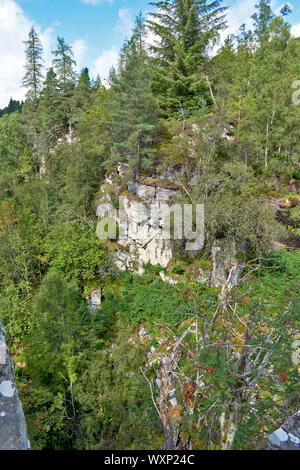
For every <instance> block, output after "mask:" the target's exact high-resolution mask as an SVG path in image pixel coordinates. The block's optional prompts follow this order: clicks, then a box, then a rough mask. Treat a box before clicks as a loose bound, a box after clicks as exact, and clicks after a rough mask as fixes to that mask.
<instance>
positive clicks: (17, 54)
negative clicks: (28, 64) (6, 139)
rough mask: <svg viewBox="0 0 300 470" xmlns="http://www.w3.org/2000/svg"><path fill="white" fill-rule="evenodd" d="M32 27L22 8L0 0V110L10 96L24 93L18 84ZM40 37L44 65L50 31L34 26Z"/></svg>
mask: <svg viewBox="0 0 300 470" xmlns="http://www.w3.org/2000/svg"><path fill="white" fill-rule="evenodd" d="M31 26H32V21H31V20H30V18H28V17H27V16H26V15H25V13H24V12H23V10H22V8H21V7H20V6H19V5H18V4H17V3H16V2H15V1H13V0H0V60H1V72H2V73H1V74H0V108H1V107H4V106H6V105H7V104H8V101H9V99H10V97H13V98H14V99H17V100H22V99H24V96H25V93H26V90H25V89H24V88H22V86H21V82H22V78H23V76H24V65H25V54H24V48H25V45H24V43H23V41H25V40H26V39H27V37H28V32H29V30H30V28H31ZM34 26H35V27H36V29H37V31H38V32H39V34H40V39H41V42H42V45H43V48H44V51H45V53H44V59H45V66H49V64H50V63H51V51H50V44H51V42H52V33H53V28H52V27H49V28H47V29H45V30H44V31H41V29H40V28H39V27H38V26H37V25H34Z"/></svg>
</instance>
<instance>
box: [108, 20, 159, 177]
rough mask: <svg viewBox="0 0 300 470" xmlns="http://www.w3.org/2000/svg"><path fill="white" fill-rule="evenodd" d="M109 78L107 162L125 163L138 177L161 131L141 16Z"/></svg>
mask: <svg viewBox="0 0 300 470" xmlns="http://www.w3.org/2000/svg"><path fill="white" fill-rule="evenodd" d="M110 80H111V89H112V92H113V94H114V99H113V102H112V103H111V104H110V109H111V116H112V117H111V121H110V122H109V127H110V131H111V137H112V142H113V145H112V152H111V158H110V159H109V161H108V162H107V164H108V165H113V164H116V163H118V162H121V161H125V162H128V163H129V165H130V167H131V168H132V169H134V171H135V177H136V179H138V178H139V174H140V170H141V169H145V168H146V167H147V166H149V165H150V164H151V161H152V160H153V157H154V154H155V148H154V144H155V143H156V142H157V141H158V139H159V132H160V124H159V120H158V117H159V110H158V105H157V103H156V101H155V99H154V97H153V95H152V93H151V75H150V73H149V69H148V67H147V64H146V52H145V45H144V26H143V23H141V16H140V15H139V17H138V19H137V23H136V28H135V30H134V34H133V36H132V38H131V40H130V41H128V42H127V43H126V44H125V46H124V48H123V50H122V54H121V60H120V65H119V70H118V71H117V72H116V71H112V73H111V77H110Z"/></svg>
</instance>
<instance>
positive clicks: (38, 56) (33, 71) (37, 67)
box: [22, 27, 43, 112]
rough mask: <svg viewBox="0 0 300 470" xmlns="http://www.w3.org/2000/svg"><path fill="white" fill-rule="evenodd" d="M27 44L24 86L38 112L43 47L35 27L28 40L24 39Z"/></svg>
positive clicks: (28, 98)
mask: <svg viewBox="0 0 300 470" xmlns="http://www.w3.org/2000/svg"><path fill="white" fill-rule="evenodd" d="M24 44H25V45H26V49H25V54H26V65H25V71H26V73H25V76H24V78H23V82H22V83H23V86H24V87H25V88H27V90H28V91H27V96H26V97H27V100H29V101H32V102H33V109H34V111H35V112H36V111H37V107H38V99H39V94H40V90H41V86H42V79H43V74H42V62H43V60H42V53H43V48H42V44H41V41H40V39H39V36H38V34H37V32H36V30H35V29H34V27H32V28H31V30H30V32H29V36H28V40H27V41H24Z"/></svg>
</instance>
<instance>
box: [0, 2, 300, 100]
mask: <svg viewBox="0 0 300 470" xmlns="http://www.w3.org/2000/svg"><path fill="white" fill-rule="evenodd" d="M257 2H258V0H224V3H225V4H227V5H229V6H230V8H229V10H228V23H229V25H230V27H229V29H228V30H227V32H226V33H224V34H223V37H224V36H225V35H227V34H228V33H234V32H236V31H237V29H238V28H239V26H240V25H241V24H242V23H243V22H246V23H247V25H248V26H250V24H251V19H250V18H251V15H252V14H253V13H254V10H255V4H256V3H257ZM272 3H273V8H274V10H275V11H279V10H280V7H282V6H283V5H284V4H285V3H286V2H285V1H284V0H273V1H272ZM289 4H290V5H291V6H292V7H293V14H292V15H291V16H290V17H289V21H290V23H291V24H292V25H293V33H294V34H295V35H300V2H299V0H290V1H289ZM149 8H150V7H149V5H148V1H147V0H0V63H1V71H0V108H1V107H2V106H4V105H6V104H7V101H8V100H9V98H10V96H13V97H14V98H15V99H22V98H23V97H24V90H23V89H22V88H21V87H20V82H21V79H22V75H23V66H24V52H23V51H24V46H23V43H22V41H23V40H24V39H26V36H27V33H28V30H29V28H30V27H31V25H32V24H33V25H34V26H35V27H36V28H37V29H38V31H39V33H40V35H41V39H42V43H43V46H44V51H45V54H44V55H45V66H46V67H49V65H50V64H51V59H52V57H51V50H52V49H53V48H54V47H55V41H56V37H57V35H60V36H63V37H64V38H65V40H66V41H67V42H68V43H69V44H71V45H72V46H73V50H74V53H75V58H76V61H77V63H78V69H80V68H82V67H83V66H88V67H89V69H90V71H91V75H92V76H96V74H97V73H99V74H100V76H102V77H105V76H107V74H108V72H109V69H110V67H111V66H112V65H114V64H115V63H116V61H117V57H118V52H119V50H120V47H121V45H122V43H123V41H124V39H125V38H126V37H128V36H129V35H130V31H131V29H132V25H133V21H134V17H135V15H136V13H137V12H138V11H139V10H142V11H143V12H147V11H148V10H149Z"/></svg>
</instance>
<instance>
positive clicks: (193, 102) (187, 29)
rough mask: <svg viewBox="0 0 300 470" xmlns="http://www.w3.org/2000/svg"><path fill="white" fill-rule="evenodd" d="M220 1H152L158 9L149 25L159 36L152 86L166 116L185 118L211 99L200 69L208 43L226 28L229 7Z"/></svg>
mask: <svg viewBox="0 0 300 470" xmlns="http://www.w3.org/2000/svg"><path fill="white" fill-rule="evenodd" d="M221 4H222V0H215V1H212V2H208V1H207V0H201V1H199V0H166V1H156V2H153V3H151V5H152V6H154V7H156V8H157V11H156V12H154V13H151V14H150V18H151V19H149V20H148V28H149V29H150V31H152V32H153V33H154V34H155V36H157V37H158V41H157V42H156V44H155V45H153V46H152V47H151V49H152V51H153V52H154V54H155V64H154V65H155V73H156V77H155V80H154V86H153V89H154V91H155V92H156V93H157V94H158V95H159V96H160V103H161V106H162V107H163V108H164V109H165V110H166V111H167V113H166V114H167V116H168V115H170V114H171V115H172V114H175V115H176V116H177V117H179V118H183V119H185V117H187V114H189V113H191V112H192V113H193V112H195V111H196V110H197V109H199V108H200V107H201V106H202V103H204V100H206V101H207V100H209V98H208V96H209V93H208V90H207V85H206V83H205V81H204V80H201V76H200V73H199V71H198V70H197V69H198V68H199V67H201V64H203V62H204V60H205V55H206V52H207V48H208V46H209V45H211V44H213V42H214V41H215V40H216V39H217V38H218V34H219V32H220V30H222V29H224V27H225V16H224V12H225V10H226V8H225V7H222V6H221ZM201 95H202V96H201ZM203 95H204V96H203ZM199 96H200V101H199ZM203 98H204V100H203Z"/></svg>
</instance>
